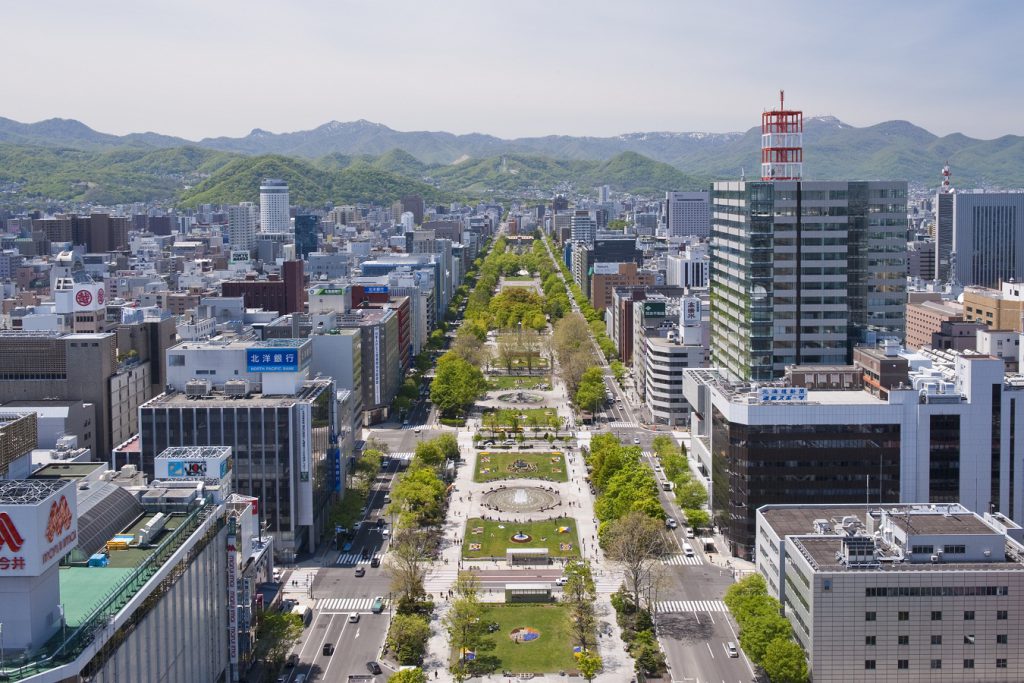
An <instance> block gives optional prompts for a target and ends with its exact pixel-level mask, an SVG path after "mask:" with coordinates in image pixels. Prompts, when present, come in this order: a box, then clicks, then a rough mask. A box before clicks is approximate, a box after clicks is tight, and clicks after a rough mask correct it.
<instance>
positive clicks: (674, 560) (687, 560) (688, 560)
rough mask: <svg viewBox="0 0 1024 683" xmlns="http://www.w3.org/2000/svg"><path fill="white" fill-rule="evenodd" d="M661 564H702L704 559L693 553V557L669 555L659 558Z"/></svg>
mask: <svg viewBox="0 0 1024 683" xmlns="http://www.w3.org/2000/svg"><path fill="white" fill-rule="evenodd" d="M661 563H662V564H673V565H682V564H685V565H691V566H698V565H702V564H704V560H702V559H701V558H699V557H697V556H696V555H694V556H693V557H687V556H686V555H669V556H668V557H663V558H662V560H661Z"/></svg>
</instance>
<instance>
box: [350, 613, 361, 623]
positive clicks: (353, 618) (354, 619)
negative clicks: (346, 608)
mask: <svg viewBox="0 0 1024 683" xmlns="http://www.w3.org/2000/svg"><path fill="white" fill-rule="evenodd" d="M358 621H359V612H349V613H348V623H350V624H355V623H356V622H358Z"/></svg>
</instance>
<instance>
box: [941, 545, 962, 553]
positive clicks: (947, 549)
mask: <svg viewBox="0 0 1024 683" xmlns="http://www.w3.org/2000/svg"><path fill="white" fill-rule="evenodd" d="M942 552H944V553H945V554H946V555H963V554H964V553H966V552H967V546H965V545H944V546H942Z"/></svg>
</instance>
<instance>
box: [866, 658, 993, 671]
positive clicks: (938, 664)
mask: <svg viewBox="0 0 1024 683" xmlns="http://www.w3.org/2000/svg"><path fill="white" fill-rule="evenodd" d="M1007 667H1008V662H1007V660H1006V659H1002V658H1000V659H997V660H996V668H997V669H1005V668H1007ZM864 668H865V669H868V670H869V671H874V670H875V669H876V668H878V664H877V660H874V659H865V660H864ZM896 668H897V669H909V668H910V660H909V659H897V660H896ZM928 668H930V669H941V668H942V660H941V659H933V660H931V662H929V666H928ZM964 668H965V669H973V668H974V660H973V659H965V660H964Z"/></svg>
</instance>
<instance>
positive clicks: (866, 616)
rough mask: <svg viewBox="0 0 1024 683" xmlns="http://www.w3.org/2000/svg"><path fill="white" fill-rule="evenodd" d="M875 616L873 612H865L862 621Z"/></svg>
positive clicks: (869, 619) (873, 618) (872, 618)
mask: <svg viewBox="0 0 1024 683" xmlns="http://www.w3.org/2000/svg"><path fill="white" fill-rule="evenodd" d="M875 616H876V615H875V613H874V612H865V613H864V621H874V620H875Z"/></svg>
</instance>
